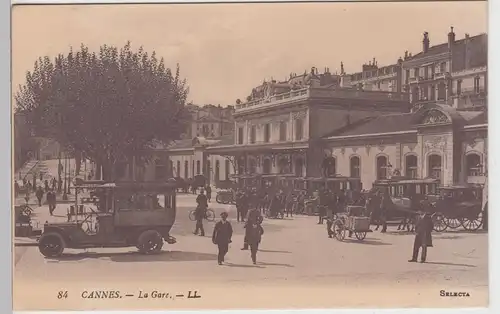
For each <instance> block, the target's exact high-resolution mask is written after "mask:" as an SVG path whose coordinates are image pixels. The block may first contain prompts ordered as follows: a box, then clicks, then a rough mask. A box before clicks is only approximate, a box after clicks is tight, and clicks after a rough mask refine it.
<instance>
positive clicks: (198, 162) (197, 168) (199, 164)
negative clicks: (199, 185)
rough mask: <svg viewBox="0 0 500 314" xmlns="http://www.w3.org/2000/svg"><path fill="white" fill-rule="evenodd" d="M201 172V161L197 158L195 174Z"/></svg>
mask: <svg viewBox="0 0 500 314" xmlns="http://www.w3.org/2000/svg"><path fill="white" fill-rule="evenodd" d="M200 172H201V162H200V161H199V160H197V161H196V174H200Z"/></svg>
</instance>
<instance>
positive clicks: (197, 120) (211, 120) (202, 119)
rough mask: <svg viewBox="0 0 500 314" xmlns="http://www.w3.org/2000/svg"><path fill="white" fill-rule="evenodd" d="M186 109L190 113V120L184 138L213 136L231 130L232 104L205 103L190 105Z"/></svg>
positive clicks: (232, 123)
mask: <svg viewBox="0 0 500 314" xmlns="http://www.w3.org/2000/svg"><path fill="white" fill-rule="evenodd" d="M188 110H189V111H190V113H191V117H192V120H191V122H190V124H189V126H188V130H187V133H186V136H185V137H186V138H189V139H193V138H194V137H205V138H214V137H220V136H223V135H227V134H231V133H232V132H233V128H234V122H233V119H232V116H233V112H234V107H233V106H228V107H222V106H220V105H218V106H214V105H205V106H203V107H198V106H193V105H190V106H188Z"/></svg>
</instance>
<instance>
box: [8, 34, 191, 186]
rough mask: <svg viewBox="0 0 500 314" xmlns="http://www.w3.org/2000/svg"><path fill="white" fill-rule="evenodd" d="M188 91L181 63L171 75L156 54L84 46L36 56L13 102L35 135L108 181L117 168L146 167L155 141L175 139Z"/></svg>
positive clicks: (184, 118) (182, 125) (183, 117)
mask: <svg viewBox="0 0 500 314" xmlns="http://www.w3.org/2000/svg"><path fill="white" fill-rule="evenodd" d="M188 91H189V89H188V88H187V85H186V81H185V80H181V78H180V69H179V65H177V69H176V72H175V74H172V72H171V70H170V69H169V68H166V67H165V64H164V61H163V58H162V59H161V60H158V59H157V57H156V53H155V52H153V53H152V54H151V55H148V53H147V52H145V51H144V50H143V48H142V47H141V48H139V50H138V51H132V49H131V45H130V42H129V43H127V44H126V45H125V46H124V47H123V48H121V49H118V48H116V47H113V46H107V45H103V46H101V47H100V50H99V52H98V53H95V52H89V49H88V48H87V47H86V46H84V45H82V46H81V47H80V50H79V51H78V52H76V53H75V52H73V51H72V50H70V52H69V53H68V54H67V55H63V54H59V55H58V56H57V57H56V58H55V59H54V61H53V62H52V61H51V59H50V58H49V57H47V56H46V57H44V58H39V60H38V61H37V62H35V65H34V69H33V71H31V72H28V73H27V75H26V83H25V84H24V85H21V86H19V90H18V92H17V93H16V96H15V100H16V103H17V111H18V112H23V113H25V114H26V116H27V117H28V122H29V123H30V126H31V127H32V129H33V130H34V132H35V134H36V135H37V136H43V137H49V138H53V139H55V140H57V141H58V142H59V143H60V144H61V145H62V146H63V147H64V148H65V150H67V151H68V152H69V153H73V155H75V156H76V155H78V156H81V155H82V154H84V155H85V156H86V158H88V159H90V160H92V161H94V162H95V163H96V164H97V167H98V170H99V169H101V167H102V172H103V179H105V180H113V179H115V176H114V173H115V170H116V168H117V165H118V164H120V163H123V162H124V161H126V160H130V158H131V157H137V158H136V160H142V161H145V159H146V157H147V154H144V152H145V151H147V150H148V149H149V148H151V147H153V145H154V144H155V143H157V141H158V140H159V141H162V142H163V143H169V142H170V141H172V140H175V139H178V138H179V137H180V135H181V134H182V132H183V131H184V130H185V126H186V122H187V120H188V117H189V116H188V114H187V110H185V103H186V97H187V95H188ZM97 173H100V171H97Z"/></svg>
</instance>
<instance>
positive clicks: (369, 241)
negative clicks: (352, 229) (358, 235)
mask: <svg viewBox="0 0 500 314" xmlns="http://www.w3.org/2000/svg"><path fill="white" fill-rule="evenodd" d="M343 242H344V243H357V244H365V245H392V244H391V243H387V242H382V241H380V240H379V239H364V240H358V239H344V241H343Z"/></svg>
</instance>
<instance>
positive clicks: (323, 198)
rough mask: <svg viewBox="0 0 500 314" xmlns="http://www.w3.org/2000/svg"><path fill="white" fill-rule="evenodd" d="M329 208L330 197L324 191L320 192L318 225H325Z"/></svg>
mask: <svg viewBox="0 0 500 314" xmlns="http://www.w3.org/2000/svg"><path fill="white" fill-rule="evenodd" d="M327 207H328V195H327V194H326V191H325V190H324V189H321V191H320V192H319V213H318V217H319V219H318V225H322V224H323V219H324V218H325V216H326V209H327Z"/></svg>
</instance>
